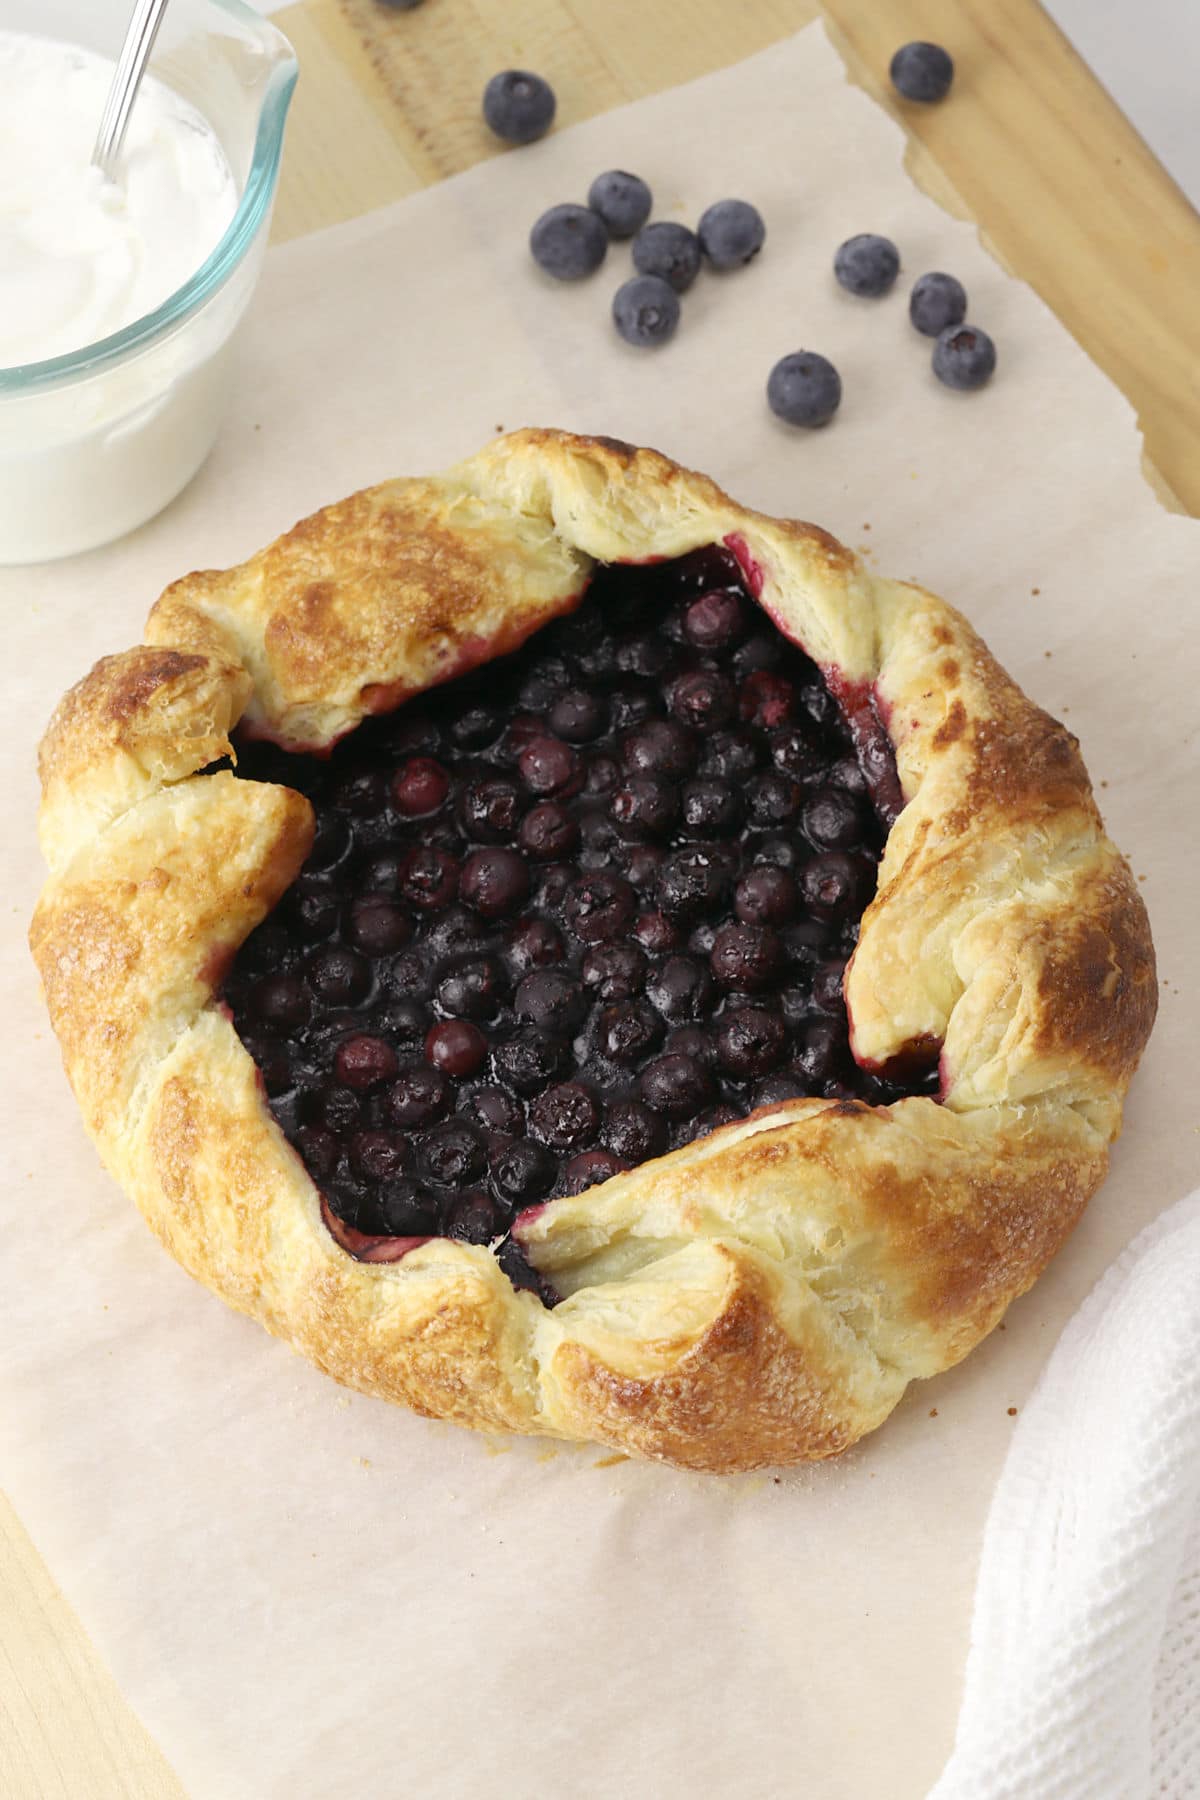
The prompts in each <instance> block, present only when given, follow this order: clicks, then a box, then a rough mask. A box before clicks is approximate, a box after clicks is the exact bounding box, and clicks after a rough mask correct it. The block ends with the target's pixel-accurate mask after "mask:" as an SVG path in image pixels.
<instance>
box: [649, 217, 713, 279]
mask: <svg viewBox="0 0 1200 1800" xmlns="http://www.w3.org/2000/svg"><path fill="white" fill-rule="evenodd" d="M633 266H634V268H635V269H636V270H637V271H638V274H639V275H657V276H658V277H659V279H660V280H662V281H665V282H666V283H667V284H668V286H670V287H673V288H674V289H675V292H676V293H677V294H685V293H686V292H687V290H688V289H689V288H690V287H691V285H692V283H693V281H695V279H696V277H697V275H698V274H699V273H700V239H699V238H698V237H697V236H696V234H695V232H694V231H689V230H688V228H687V226H686V225H675V224H673V223H672V222H671V221H670V220H669V219H661V220H659V222H658V223H657V224H655V225H643V226H642V229H641V230H640V231H639V232H638V234H637V236H636V237H635V238H634V240H633Z"/></svg>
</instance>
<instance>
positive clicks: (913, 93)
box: [889, 41, 954, 106]
mask: <svg viewBox="0 0 1200 1800" xmlns="http://www.w3.org/2000/svg"><path fill="white" fill-rule="evenodd" d="M889 73H890V75H891V77H892V85H893V87H894V88H895V89H896V92H897V93H898V94H901V95H903V97H904V99H906V100H919V101H921V102H922V103H923V104H925V105H927V106H928V105H931V104H932V103H933V102H934V101H937V100H944V99H945V98H946V95H947V94H948V93H949V92H950V84H951V82H952V81H953V80H954V59H953V58H952V57H951V56H950V54H949V52H948V51H946V50H943V49H942V46H941V45H940V44H929V43H922V42H920V41H917V42H916V43H912V44H901V46H900V48H899V50H897V51H896V54H895V55H894V56H893V57H892V61H891V66H890V69H889Z"/></svg>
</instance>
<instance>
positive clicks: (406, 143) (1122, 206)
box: [0, 0, 1200, 1800]
mask: <svg viewBox="0 0 1200 1800" xmlns="http://www.w3.org/2000/svg"><path fill="white" fill-rule="evenodd" d="M823 10H824V12H825V14H826V16H827V18H828V19H829V22H830V25H831V27H832V29H833V32H834V35H835V37H836V39H837V41H838V43H839V45H840V47H841V48H842V49H843V52H844V54H845V55H846V58H847V61H848V64H849V66H850V69H851V71H852V74H853V75H854V77H855V78H856V79H857V80H859V81H860V82H861V83H862V85H863V86H865V87H866V88H867V89H868V91H870V92H871V93H872V94H874V96H875V97H876V99H878V100H879V101H880V102H881V103H882V104H883V105H885V106H886V107H887V108H888V110H889V111H891V112H893V114H894V115H895V116H896V117H898V118H899V119H900V121H901V123H902V124H903V125H904V127H905V129H906V131H907V132H908V134H909V156H908V161H909V167H910V170H911V172H912V174H913V175H914V177H915V178H916V179H917V180H918V181H919V182H920V183H921V185H922V186H923V187H925V188H926V189H927V190H928V191H929V192H930V193H932V194H933V195H934V197H935V198H937V199H938V200H940V201H941V202H942V204H943V205H946V206H947V207H948V208H949V209H950V210H951V211H952V212H954V213H955V214H957V215H958V216H962V217H970V218H974V219H975V220H976V221H977V222H978V224H979V226H980V228H981V230H982V232H983V234H984V237H985V239H986V240H987V241H988V243H989V244H990V245H991V246H992V248H993V249H994V250H995V252H996V253H997V254H998V255H999V256H1000V258H1001V260H1002V261H1003V262H1004V263H1005V264H1006V265H1007V266H1008V267H1009V268H1010V269H1012V270H1013V271H1015V272H1016V273H1017V274H1019V275H1021V276H1023V277H1024V279H1026V280H1027V281H1029V282H1030V283H1031V284H1032V285H1033V286H1034V287H1035V288H1036V289H1037V291H1038V292H1039V293H1040V294H1041V295H1042V297H1043V298H1044V299H1045V300H1046V301H1047V302H1048V303H1049V305H1050V306H1052V307H1053V308H1054V310H1055V312H1056V313H1057V314H1058V315H1059V317H1060V318H1061V319H1062V320H1063V322H1064V323H1065V324H1066V325H1067V326H1068V328H1069V329H1070V330H1071V331H1072V332H1073V333H1074V335H1075V336H1076V337H1077V338H1078V340H1079V342H1080V343H1081V344H1082V345H1083V346H1084V348H1085V349H1086V350H1087V351H1088V352H1089V353H1090V354H1091V355H1092V356H1093V357H1094V359H1095V360H1096V362H1097V363H1099V364H1100V366H1101V367H1102V368H1103V369H1105V370H1106V371H1107V373H1108V374H1109V375H1110V376H1111V377H1112V379H1113V380H1114V381H1115V382H1116V383H1117V385H1118V386H1119V387H1121V388H1122V390H1123V391H1124V392H1125V393H1126V394H1127V395H1128V397H1129V399H1130V400H1131V401H1132V403H1133V405H1134V406H1135V408H1136V409H1137V412H1138V416H1139V418H1140V420H1141V422H1142V427H1143V430H1144V433H1145V438H1146V446H1147V451H1148V454H1149V457H1150V458H1151V460H1152V462H1153V464H1154V465H1155V467H1156V468H1157V471H1158V472H1159V474H1160V476H1161V477H1162V478H1164V480H1165V483H1166V484H1167V486H1168V487H1169V488H1170V489H1171V490H1173V491H1174V493H1175V494H1176V495H1177V496H1178V497H1179V500H1180V501H1181V502H1182V503H1183V504H1184V505H1186V506H1187V507H1188V508H1189V509H1190V510H1192V511H1194V512H1200V382H1198V380H1197V376H1196V373H1195V372H1196V370H1197V369H1198V368H1200V308H1197V307H1196V305H1195V295H1196V294H1197V293H1200V219H1197V216H1196V214H1195V213H1194V211H1193V210H1192V208H1191V207H1190V206H1189V204H1188V202H1187V201H1186V199H1185V198H1184V197H1183V195H1182V194H1181V193H1180V192H1179V190H1178V189H1177V188H1176V187H1175V185H1174V184H1173V183H1172V182H1171V180H1170V179H1169V177H1168V176H1167V175H1166V174H1165V172H1164V171H1163V170H1162V168H1161V167H1160V166H1159V165H1158V163H1157V162H1156V161H1155V159H1154V158H1153V157H1152V156H1151V154H1150V152H1149V151H1148V150H1147V149H1146V147H1145V145H1144V144H1143V143H1142V142H1141V140H1140V138H1139V137H1138V136H1137V134H1136V133H1135V132H1134V131H1133V129H1132V127H1131V126H1130V125H1129V124H1128V122H1127V121H1126V120H1125V118H1124V117H1123V115H1122V114H1121V113H1120V112H1119V111H1118V109H1117V108H1116V107H1115V106H1114V104H1113V102H1112V101H1111V100H1110V99H1109V97H1108V96H1107V95H1106V94H1105V93H1104V92H1103V90H1102V89H1101V88H1099V87H1098V85H1097V84H1096V82H1095V81H1094V80H1093V78H1092V77H1091V76H1090V75H1089V74H1088V72H1087V70H1086V69H1085V68H1084V67H1083V66H1082V64H1081V63H1080V62H1079V61H1078V59H1077V58H1076V57H1075V55H1074V53H1073V52H1072V50H1071V49H1070V46H1069V45H1068V44H1067V43H1066V42H1065V40H1064V39H1063V38H1062V37H1061V36H1060V34H1059V33H1058V31H1057V29H1056V28H1055V26H1054V25H1053V24H1052V23H1051V22H1050V20H1049V19H1048V18H1047V17H1046V15H1045V14H1044V13H1042V11H1041V10H1040V8H1039V7H1038V6H1037V5H1036V4H1035V3H1034V0H828V3H827V5H826V6H825V7H824V8H823ZM817 11H818V8H817V6H816V4H815V3H814V0H742V4H741V5H738V6H733V5H730V4H729V0H661V3H660V4H655V3H654V0H604V4H603V5H602V6H601V5H597V4H595V3H594V0H593V3H591V4H589V0H428V3H427V4H426V5H425V6H423V7H420V8H418V9H417V10H416V11H414V12H399V11H389V10H387V9H386V8H384V7H382V6H380V5H378V4H377V0H301V3H300V4H296V5H293V6H290V7H288V8H286V9H285V11H284V12H283V13H281V14H279V15H278V20H279V23H280V24H281V25H282V26H283V29H284V30H285V31H286V32H287V33H288V35H289V36H290V37H291V39H292V41H293V42H294V44H295V45H296V48H297V50H298V52H299V54H300V60H301V65H302V69H303V79H302V80H301V83H300V86H299V89H298V91H297V98H296V102H295V107H294V111H293V117H292V121H291V125H290V128H289V140H288V149H287V158H286V161H285V166H284V179H283V184H282V187H281V191H280V196H279V204H278V207H277V211H276V230H275V235H276V238H277V240H279V239H283V238H288V237H297V236H302V235H306V234H308V233H309V232H312V231H316V230H319V229H321V228H322V227H324V226H326V225H330V224H334V223H337V222H339V221H340V220H342V219H346V218H350V217H353V216H356V215H357V214H360V213H364V212H368V211H370V210H372V209H373V208H374V207H377V206H380V205H383V204H385V203H387V202H388V201H391V200H395V199H399V198H401V197H402V196H403V195H405V194H408V193H412V192H414V191H416V190H417V189H418V188H421V187H423V186H426V185H428V184H429V183H430V182H433V181H437V180H440V179H441V178H443V177H444V176H446V175H450V174H454V173H456V172H457V171H459V170H460V169H464V168H469V167H471V166H472V165H473V164H474V163H476V162H479V161H481V160H482V159H483V158H484V157H487V156H494V155H506V154H512V152H508V151H505V150H503V149H501V148H499V147H498V146H497V145H496V144H495V142H494V140H492V139H491V138H490V137H489V135H488V133H487V132H486V130H485V128H484V126H483V124H482V122H481V120H480V118H479V95H480V92H481V90H482V87H483V84H484V82H485V80H486V79H487V77H488V76H489V75H490V74H492V73H493V72H494V71H495V70H496V69H497V68H503V67H513V66H517V67H526V68H535V69H538V70H540V71H541V72H542V73H544V74H545V75H546V76H547V77H548V78H549V79H550V80H551V81H552V82H553V84H554V86H555V88H556V91H557V93H558V97H559V121H560V123H561V124H563V125H569V124H571V123H572V122H574V121H576V120H579V119H583V118H587V117H590V116H592V115H593V114H596V113H599V112H602V111H605V110H606V109H608V108H610V107H612V106H616V105H618V104H621V103H622V102H624V101H627V100H635V99H640V98H642V97H644V96H645V95H647V94H652V93H655V92H658V91H659V90H661V89H662V88H665V87H670V86H673V85H675V84H676V83H678V82H681V81H688V80H691V79H693V78H695V77H696V76H699V75H703V74H705V73H707V72H709V71H710V70H712V69H715V68H719V67H722V66H724V65H725V64H727V63H730V62H734V61H736V60H738V59H739V58H741V57H745V56H748V55H750V54H752V53H753V52H754V51H756V50H759V49H762V48H764V47H765V46H766V45H768V44H770V43H773V42H775V41H777V40H778V39H780V38H782V37H785V36H787V35H789V34H790V33H792V32H794V31H797V30H799V29H800V28H801V27H802V26H803V25H806V24H807V23H809V21H810V20H811V19H813V18H814V17H816V15H817ZM916 37H924V38H933V39H935V40H937V41H939V42H942V43H945V44H947V45H948V46H949V48H950V49H951V50H952V52H953V54H954V56H955V60H956V64H957V68H958V75H957V79H956V83H955V90H954V95H953V99H952V102H951V103H947V104H946V105H944V106H941V107H930V108H919V107H912V106H905V105H904V104H903V103H902V102H899V101H897V100H896V99H895V97H894V96H893V95H892V94H891V93H890V91H889V89H888V87H887V83H886V71H887V65H888V62H889V60H890V57H891V54H892V51H893V50H894V49H895V48H896V46H897V45H898V44H901V43H903V42H905V41H906V40H908V39H911V38H916ZM0 1592H3V1595H4V1607H3V1611H2V1612H0V1794H3V1796H4V1800H185V1796H184V1790H183V1789H182V1787H181V1786H180V1784H179V1782H178V1780H177V1778H176V1777H175V1776H174V1775H173V1773H172V1772H171V1770H170V1769H169V1767H168V1766H167V1764H166V1762H165V1761H164V1759H163V1757H162V1756H161V1754H160V1752H159V1751H158V1749H157V1748H156V1746H155V1745H154V1744H153V1742H152V1741H151V1739H150V1738H149V1736H148V1735H147V1733H146V1731H145V1730H144V1728H143V1727H142V1726H141V1724H140V1723H139V1722H138V1720H137V1719H136V1718H135V1717H134V1715H133V1714H132V1712H131V1711H130V1709H129V1708H128V1706H127V1705H126V1703H125V1702H124V1700H123V1699H122V1697H121V1695H120V1693H119V1691H118V1690H117V1688H116V1685H115V1683H114V1682H113V1680H112V1678H111V1676H110V1675H109V1674H108V1672H107V1671H106V1669H105V1668H104V1666H103V1664H102V1663H101V1662H100V1660H99V1658H98V1657H97V1656H96V1654H95V1651H94V1650H93V1648H92V1646H91V1644H90V1642H89V1640H88V1639H87V1637H86V1635H85V1634H84V1632H83V1630H82V1628H81V1627H80V1625H79V1623H78V1621H77V1620H76V1619H75V1617H74V1615H73V1614H72V1613H71V1611H70V1609H69V1608H68V1607H67V1605H66V1603H65V1601H64V1600H63V1598H62V1596H61V1594H60V1593H59V1591H58V1589H57V1588H56V1586H55V1584H54V1582H53V1581H52V1579H51V1578H50V1576H49V1574H48V1573H47V1571H46V1568H45V1566H44V1564H43V1563H42V1562H41V1560H40V1558H39V1557H38V1555H37V1553H36V1551H35V1550H34V1548H33V1546H32V1544H31V1543H30V1541H29V1539H28V1537H27V1536H26V1535H25V1532H24V1531H23V1529H22V1527H21V1526H20V1524H19V1522H18V1521H17V1519H16V1517H15V1515H14V1514H13V1512H12V1511H11V1509H10V1508H9V1507H8V1506H7V1504H6V1503H5V1502H4V1501H3V1500H2V1499H0Z"/></svg>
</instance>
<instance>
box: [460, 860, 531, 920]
mask: <svg viewBox="0 0 1200 1800" xmlns="http://www.w3.org/2000/svg"><path fill="white" fill-rule="evenodd" d="M458 891H459V893H460V894H461V895H462V897H463V899H464V900H465V901H466V903H467V905H468V906H473V907H474V908H475V910H476V912H478V913H481V914H482V915H483V917H484V918H485V919H501V918H503V917H504V916H505V915H506V914H509V913H514V912H517V911H519V910H520V908H521V907H522V906H523V905H524V903H525V900H526V899H527V898H528V895H529V865H528V864H527V863H526V861H525V859H524V857H523V856H521V855H520V854H519V853H518V852H517V851H516V850H506V849H504V848H502V847H501V846H500V845H490V846H489V847H488V848H487V849H486V850H473V851H472V852H471V854H470V856H468V858H467V860H466V862H465V863H464V864H463V866H462V877H461V880H460V881H459V888H458Z"/></svg>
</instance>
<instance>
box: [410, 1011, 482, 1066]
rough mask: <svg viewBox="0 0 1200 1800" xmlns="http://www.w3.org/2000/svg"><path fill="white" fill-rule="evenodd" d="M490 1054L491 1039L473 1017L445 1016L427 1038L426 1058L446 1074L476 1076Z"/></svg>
mask: <svg viewBox="0 0 1200 1800" xmlns="http://www.w3.org/2000/svg"><path fill="white" fill-rule="evenodd" d="M486 1056H487V1039H486V1038H485V1037H484V1035H483V1033H482V1031H480V1029H479V1027H478V1025H472V1024H471V1022H470V1020H469V1019H443V1020H442V1022H441V1023H440V1024H438V1025H434V1026H433V1027H432V1028H431V1030H430V1032H429V1035H428V1037H427V1038H426V1039H425V1060H426V1062H429V1063H432V1064H433V1066H434V1068H435V1069H441V1070H442V1072H443V1073H444V1074H446V1075H474V1073H475V1071H476V1070H477V1069H480V1068H482V1067H483V1063H484V1059H485V1057H486Z"/></svg>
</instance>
